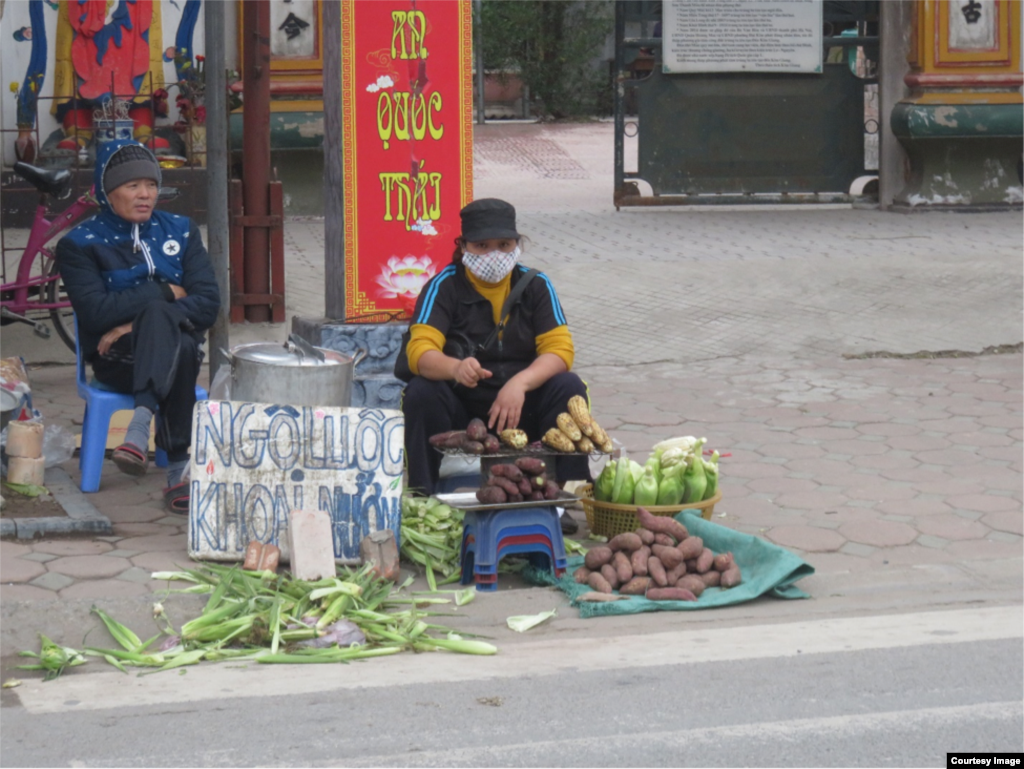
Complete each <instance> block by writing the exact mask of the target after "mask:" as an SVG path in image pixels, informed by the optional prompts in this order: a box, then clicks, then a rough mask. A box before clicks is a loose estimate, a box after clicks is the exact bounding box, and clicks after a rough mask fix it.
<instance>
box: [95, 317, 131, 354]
mask: <svg viewBox="0 0 1024 769" xmlns="http://www.w3.org/2000/svg"><path fill="white" fill-rule="evenodd" d="M131 330H132V324H131V323H125V324H124V325H122V326H117V327H115V328H112V329H110V331H108V332H107V333H105V334H104V335H103V336H102V337H100V343H99V346H98V347H97V348H96V350H97V352H99V354H100V355H106V354H107V352H109V350H110V348H111V346H112V345H113V344H114V342H116V341H117V340H118V339H120V338H121V337H123V336H124V335H125V334H129V333H131Z"/></svg>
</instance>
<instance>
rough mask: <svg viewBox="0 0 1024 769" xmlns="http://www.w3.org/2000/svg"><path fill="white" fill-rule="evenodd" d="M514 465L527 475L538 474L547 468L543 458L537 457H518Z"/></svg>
mask: <svg viewBox="0 0 1024 769" xmlns="http://www.w3.org/2000/svg"><path fill="white" fill-rule="evenodd" d="M516 467H518V468H519V469H520V470H522V471H523V472H524V473H528V474H529V475H540V474H541V473H543V472H544V471H545V470H547V469H548V466H547V464H546V463H545V462H544V460H543V459H538V458H537V457H519V458H518V459H516Z"/></svg>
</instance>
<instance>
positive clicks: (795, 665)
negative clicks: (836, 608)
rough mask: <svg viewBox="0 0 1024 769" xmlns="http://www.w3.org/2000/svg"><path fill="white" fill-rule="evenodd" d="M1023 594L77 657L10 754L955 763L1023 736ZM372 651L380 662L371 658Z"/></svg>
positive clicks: (401, 762)
mask: <svg viewBox="0 0 1024 769" xmlns="http://www.w3.org/2000/svg"><path fill="white" fill-rule="evenodd" d="M1021 618H1022V616H1021V609H1020V607H1019V606H1011V607H987V608H980V609H966V610H953V611H933V612H922V613H915V614H899V615H883V616H868V617H859V618H836V619H824V620H815V621H809V622H807V621H805V622H795V623H774V624H767V625H752V626H747V627H736V628H704V629H694V630H691V631H683V632H675V633H654V634H643V635H632V636H619V637H589V638H585V639H575V640H574V641H571V642H570V641H568V640H567V639H564V638H557V637H549V636H544V635H543V634H540V636H539V638H538V640H533V639H532V638H530V637H525V638H524V640H523V641H522V642H521V643H518V644H510V645H508V646H503V647H502V649H501V652H500V653H499V655H498V656H496V657H461V656H457V655H450V654H442V653H438V654H437V655H429V656H428V655H412V654H403V655H399V656H397V657H390V658H388V660H386V661H383V660H371V661H368V662H365V663H360V664H356V665H350V666H313V665H310V666H282V667H280V668H279V667H271V666H266V667H264V666H259V665H254V664H250V665H231V664H222V665H204V666H199V667H193V668H189V669H188V670H187V672H182V673H181V674H180V675H179V671H170V672H168V673H161V674H159V675H154V676H146V677H142V678H139V677H136V676H135V675H131V676H124V675H123V674H121V673H117V672H113V671H110V672H108V671H106V670H104V671H103V672H94V673H89V674H79V673H77V672H76V673H75V674H72V675H70V676H66V677H64V678H61V679H58V680H57V681H55V682H51V683H47V684H41V683H39V682H38V681H32V682H26V684H25V685H24V687H19V688H18V689H13V690H7V691H5V692H4V696H3V706H4V707H3V711H2V714H3V735H4V739H3V750H2V757H0V762H2V765H3V766H26V767H29V766H424V767H434V766H588V767H603V766H648V767H659V766H814V767H828V766H944V765H945V761H946V752H947V751H954V750H956V751H1000V752H1011V751H1017V752H1019V751H1021V750H1022V748H1024V736H1022V735H1024V705H1022V700H1024V697H1022V676H1024V669H1022V644H1021V627H1022V623H1021ZM375 663H381V664H375Z"/></svg>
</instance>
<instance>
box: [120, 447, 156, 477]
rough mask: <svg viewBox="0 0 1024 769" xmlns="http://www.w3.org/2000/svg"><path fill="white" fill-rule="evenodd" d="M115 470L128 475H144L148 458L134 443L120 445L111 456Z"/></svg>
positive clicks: (147, 465)
mask: <svg viewBox="0 0 1024 769" xmlns="http://www.w3.org/2000/svg"><path fill="white" fill-rule="evenodd" d="M111 459H113V460H114V464H115V465H117V469H118V470H120V471H121V472H122V473H127V474H128V475H145V474H146V469H147V468H148V467H149V456H148V455H147V454H146V452H144V451H143V450H142V449H140V448H139V447H138V446H136V445H135V444H134V443H122V444H121V445H120V446H118V447H117V448H116V449H114V453H113V454H112V455H111Z"/></svg>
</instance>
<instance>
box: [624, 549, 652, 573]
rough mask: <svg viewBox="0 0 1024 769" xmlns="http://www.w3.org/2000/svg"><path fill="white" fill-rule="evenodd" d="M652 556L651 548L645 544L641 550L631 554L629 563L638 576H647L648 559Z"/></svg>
mask: <svg viewBox="0 0 1024 769" xmlns="http://www.w3.org/2000/svg"><path fill="white" fill-rule="evenodd" d="M650 557H651V548H649V547H647V545H644V546H643V547H641V548H640V549H639V550H634V551H633V554H632V555H631V556H629V565H630V567H631V568H632V569H633V573H634V574H635V575H636V576H638V577H646V576H647V559H648V558H650Z"/></svg>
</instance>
